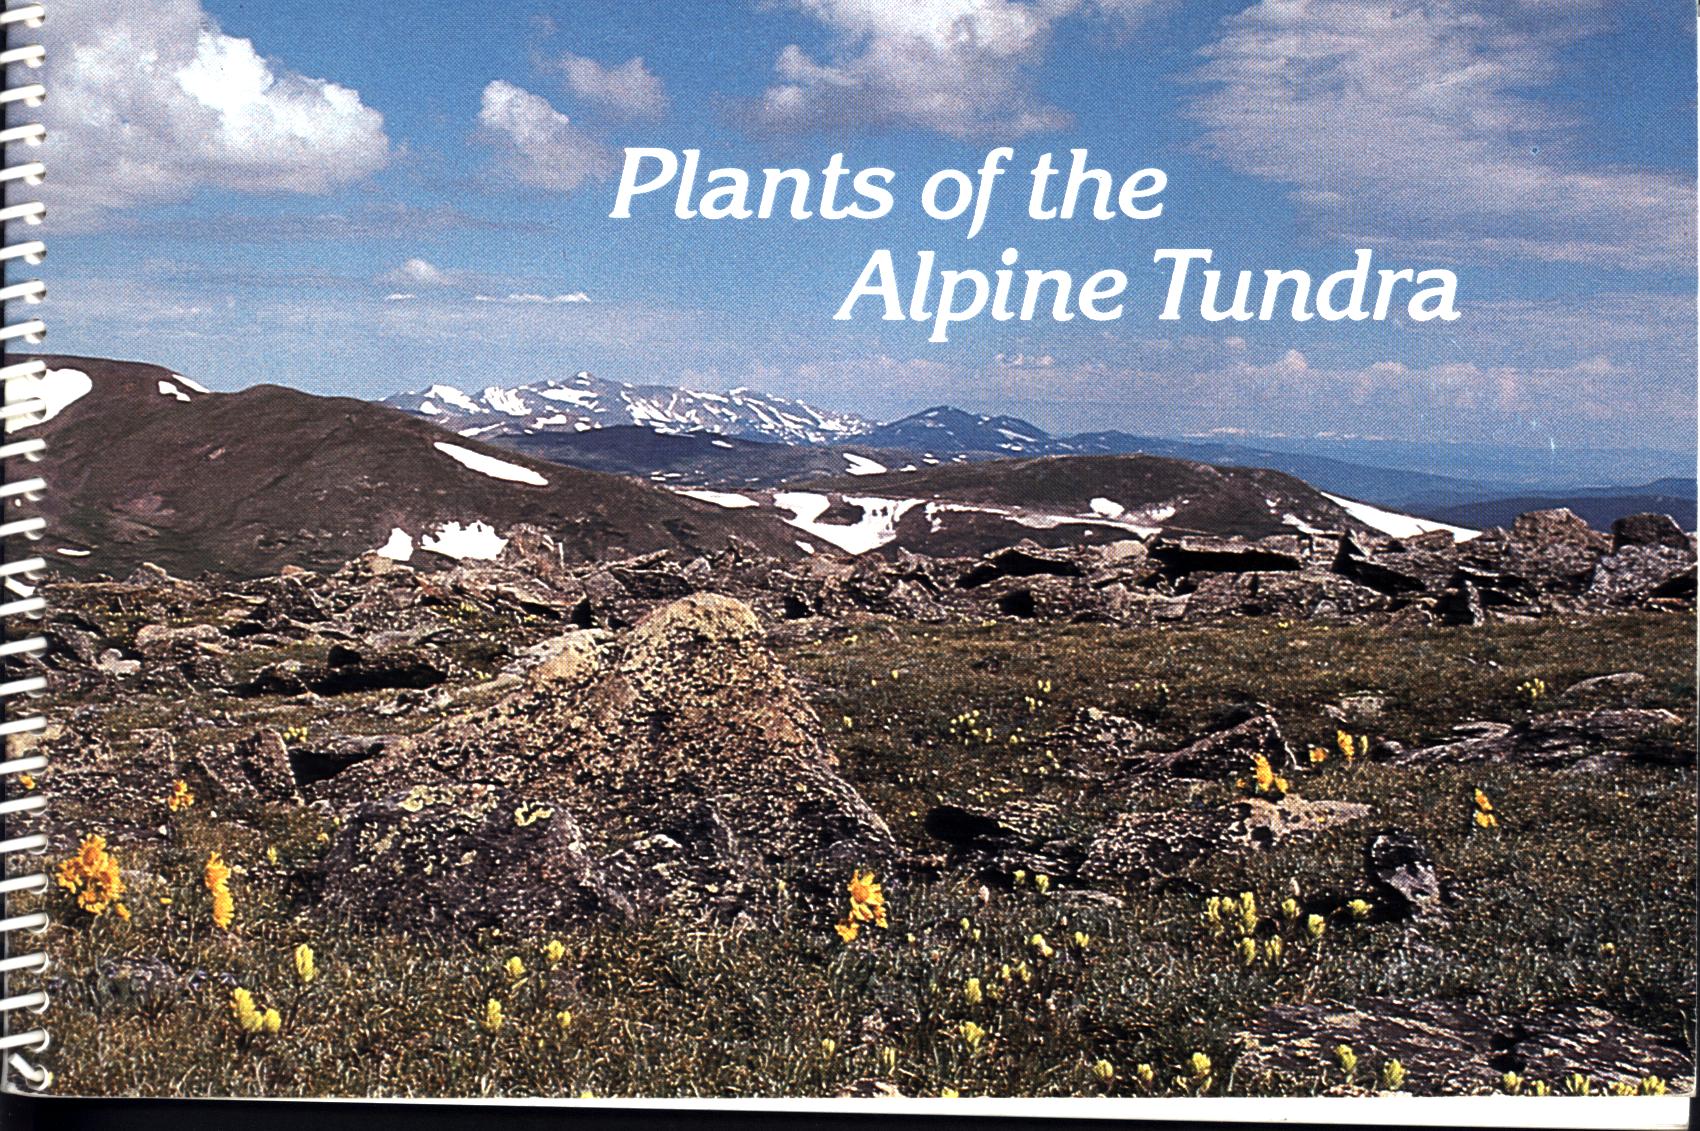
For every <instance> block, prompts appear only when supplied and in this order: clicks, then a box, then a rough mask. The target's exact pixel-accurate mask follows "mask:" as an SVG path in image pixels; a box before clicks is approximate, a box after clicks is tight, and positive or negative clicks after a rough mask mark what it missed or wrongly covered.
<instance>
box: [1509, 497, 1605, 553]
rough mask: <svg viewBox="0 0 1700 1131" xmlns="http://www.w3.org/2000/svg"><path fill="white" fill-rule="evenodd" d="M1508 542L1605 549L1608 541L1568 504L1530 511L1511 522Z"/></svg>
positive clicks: (1596, 549) (1582, 548)
mask: <svg viewBox="0 0 1700 1131" xmlns="http://www.w3.org/2000/svg"><path fill="white" fill-rule="evenodd" d="M1511 542H1512V544H1513V545H1516V544H1519V543H1521V544H1524V545H1528V546H1538V547H1554V546H1569V547H1572V548H1575V549H1579V550H1594V551H1605V550H1608V549H1610V548H1611V542H1610V540H1609V539H1607V538H1606V536H1605V535H1603V534H1601V533H1600V532H1599V531H1597V530H1595V529H1594V528H1593V527H1591V526H1589V525H1588V523H1587V522H1586V521H1585V520H1584V519H1582V518H1581V517H1580V516H1578V515H1577V514H1575V513H1574V512H1572V511H1571V510H1570V509H1569V508H1568V507H1557V508H1554V509H1552V510H1544V511H1529V512H1528V513H1527V514H1521V515H1518V516H1517V520H1516V521H1515V522H1513V523H1512V524H1511Z"/></svg>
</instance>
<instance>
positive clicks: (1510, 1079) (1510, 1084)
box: [1499, 1072, 1523, 1096]
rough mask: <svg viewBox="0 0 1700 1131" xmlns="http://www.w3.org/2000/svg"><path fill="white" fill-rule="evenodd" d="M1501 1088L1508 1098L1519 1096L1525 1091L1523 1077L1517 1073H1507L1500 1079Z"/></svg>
mask: <svg viewBox="0 0 1700 1131" xmlns="http://www.w3.org/2000/svg"><path fill="white" fill-rule="evenodd" d="M1499 1086H1500V1089H1501V1090H1502V1091H1504V1092H1505V1094H1506V1095H1508V1096H1515V1095H1519V1094H1520V1093H1521V1092H1522V1091H1523V1077H1521V1076H1519V1075H1517V1073H1515V1072H1507V1073H1506V1074H1505V1075H1503V1076H1501V1077H1500V1078H1499Z"/></svg>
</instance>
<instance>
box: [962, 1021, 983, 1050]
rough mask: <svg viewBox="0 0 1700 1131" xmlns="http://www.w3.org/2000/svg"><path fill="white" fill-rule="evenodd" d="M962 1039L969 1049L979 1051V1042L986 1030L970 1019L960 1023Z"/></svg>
mask: <svg viewBox="0 0 1700 1131" xmlns="http://www.w3.org/2000/svg"><path fill="white" fill-rule="evenodd" d="M961 1031H962V1039H963V1041H964V1042H965V1043H966V1044H967V1045H968V1048H969V1049H970V1051H973V1052H978V1051H980V1042H982V1041H984V1040H985V1039H986V1031H985V1030H984V1029H982V1028H980V1026H978V1025H976V1024H974V1022H972V1021H964V1022H963V1023H962V1030H961Z"/></svg>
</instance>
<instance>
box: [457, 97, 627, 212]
mask: <svg viewBox="0 0 1700 1131" xmlns="http://www.w3.org/2000/svg"><path fill="white" fill-rule="evenodd" d="M478 121H479V123H480V124H481V125H482V126H483V127H484V129H485V131H486V132H487V133H488V135H489V136H490V137H491V139H492V140H493V141H494V142H495V143H496V144H497V145H498V146H500V147H501V149H502V151H503V154H504V158H505V162H506V165H507V168H508V171H509V172H510V173H511V174H512V175H513V177H514V178H515V179H516V180H518V181H519V182H520V183H521V184H525V185H530V186H531V187H533V188H541V189H551V190H554V191H556V192H571V191H572V190H573V189H576V188H577V187H578V186H579V185H581V184H583V183H584V182H585V181H586V180H588V179H594V178H598V177H601V176H604V175H606V174H607V173H608V172H609V171H611V169H612V167H613V164H614V157H613V154H612V152H611V151H610V150H609V149H608V148H607V147H606V146H604V145H603V144H602V143H601V142H600V141H598V140H596V138H594V137H592V136H591V135H590V134H588V133H586V132H585V131H584V130H583V129H581V128H580V127H579V126H577V125H574V124H573V123H572V122H571V121H569V120H568V118H567V116H566V115H565V114H563V113H561V112H560V111H559V110H557V109H555V108H554V107H553V106H551V105H549V103H548V101H547V100H546V99H543V98H541V97H539V96H538V95H535V94H533V93H531V92H530V91H529V90H525V89H523V88H521V87H517V86H515V85H514V84H513V83H510V82H504V81H503V80H501V79H497V80H496V81H494V82H492V83H490V85H488V86H486V87H485V88H484V105H483V108H482V109H481V110H480V111H479V114H478Z"/></svg>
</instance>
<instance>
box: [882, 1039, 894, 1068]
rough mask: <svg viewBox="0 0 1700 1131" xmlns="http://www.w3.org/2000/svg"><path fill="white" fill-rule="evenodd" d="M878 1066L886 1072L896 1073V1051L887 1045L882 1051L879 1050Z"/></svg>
mask: <svg viewBox="0 0 1700 1131" xmlns="http://www.w3.org/2000/svg"><path fill="white" fill-rule="evenodd" d="M880 1064H881V1065H883V1066H884V1067H885V1070H886V1071H887V1072H896V1071H897V1049H895V1048H894V1047H892V1046H891V1045H887V1046H885V1047H884V1048H883V1049H881V1050H880Z"/></svg>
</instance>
